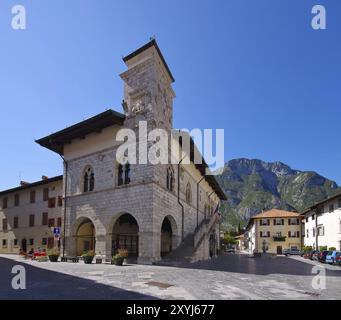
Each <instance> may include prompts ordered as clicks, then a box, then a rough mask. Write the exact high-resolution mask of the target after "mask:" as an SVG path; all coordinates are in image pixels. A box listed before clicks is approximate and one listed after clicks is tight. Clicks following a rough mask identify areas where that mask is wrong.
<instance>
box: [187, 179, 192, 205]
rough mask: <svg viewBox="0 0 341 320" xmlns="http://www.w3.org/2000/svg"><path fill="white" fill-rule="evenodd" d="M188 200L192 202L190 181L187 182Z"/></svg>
mask: <svg viewBox="0 0 341 320" xmlns="http://www.w3.org/2000/svg"><path fill="white" fill-rule="evenodd" d="M186 202H188V203H192V187H191V184H190V183H189V182H188V183H187V186H186Z"/></svg>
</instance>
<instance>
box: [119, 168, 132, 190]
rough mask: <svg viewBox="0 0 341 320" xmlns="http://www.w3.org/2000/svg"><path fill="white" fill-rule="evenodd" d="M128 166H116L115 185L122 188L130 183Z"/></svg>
mask: <svg viewBox="0 0 341 320" xmlns="http://www.w3.org/2000/svg"><path fill="white" fill-rule="evenodd" d="M130 173H131V170H130V164H129V163H127V164H125V165H122V164H119V165H118V174H117V176H118V178H117V184H118V185H119V186H122V185H124V184H129V183H130Z"/></svg>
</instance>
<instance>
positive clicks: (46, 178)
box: [41, 176, 49, 180]
mask: <svg viewBox="0 0 341 320" xmlns="http://www.w3.org/2000/svg"><path fill="white" fill-rule="evenodd" d="M48 179H49V177H47V176H41V180H48Z"/></svg>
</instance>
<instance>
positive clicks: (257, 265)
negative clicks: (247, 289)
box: [179, 254, 341, 277]
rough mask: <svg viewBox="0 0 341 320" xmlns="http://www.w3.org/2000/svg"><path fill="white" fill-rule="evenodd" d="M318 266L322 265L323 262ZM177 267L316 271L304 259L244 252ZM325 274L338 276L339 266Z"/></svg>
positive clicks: (259, 272)
mask: <svg viewBox="0 0 341 320" xmlns="http://www.w3.org/2000/svg"><path fill="white" fill-rule="evenodd" d="M319 266H321V267H323V264H320V265H319ZM179 267H183V268H191V269H204V270H214V271H225V272H235V273H246V274H256V275H269V274H274V273H276V274H286V275H299V276H300V275H301V276H312V275H315V274H316V272H315V273H314V274H313V273H312V268H313V267H314V266H313V265H311V264H308V263H305V262H304V261H298V260H295V259H290V258H288V257H284V256H278V257H272V258H270V257H261V258H254V257H252V256H251V257H250V256H248V255H245V254H224V255H221V256H219V257H218V258H215V259H212V260H208V261H201V262H195V263H191V264H183V265H181V266H179ZM326 275H327V276H334V277H340V276H341V268H340V270H328V269H326Z"/></svg>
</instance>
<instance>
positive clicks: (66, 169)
mask: <svg viewBox="0 0 341 320" xmlns="http://www.w3.org/2000/svg"><path fill="white" fill-rule="evenodd" d="M60 157H61V158H62V160H63V163H64V167H65V185H64V223H63V225H64V227H63V229H64V230H63V258H64V257H65V243H66V237H65V233H66V232H65V230H66V195H67V180H68V163H67V162H66V160H65V157H63V156H62V155H60Z"/></svg>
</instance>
